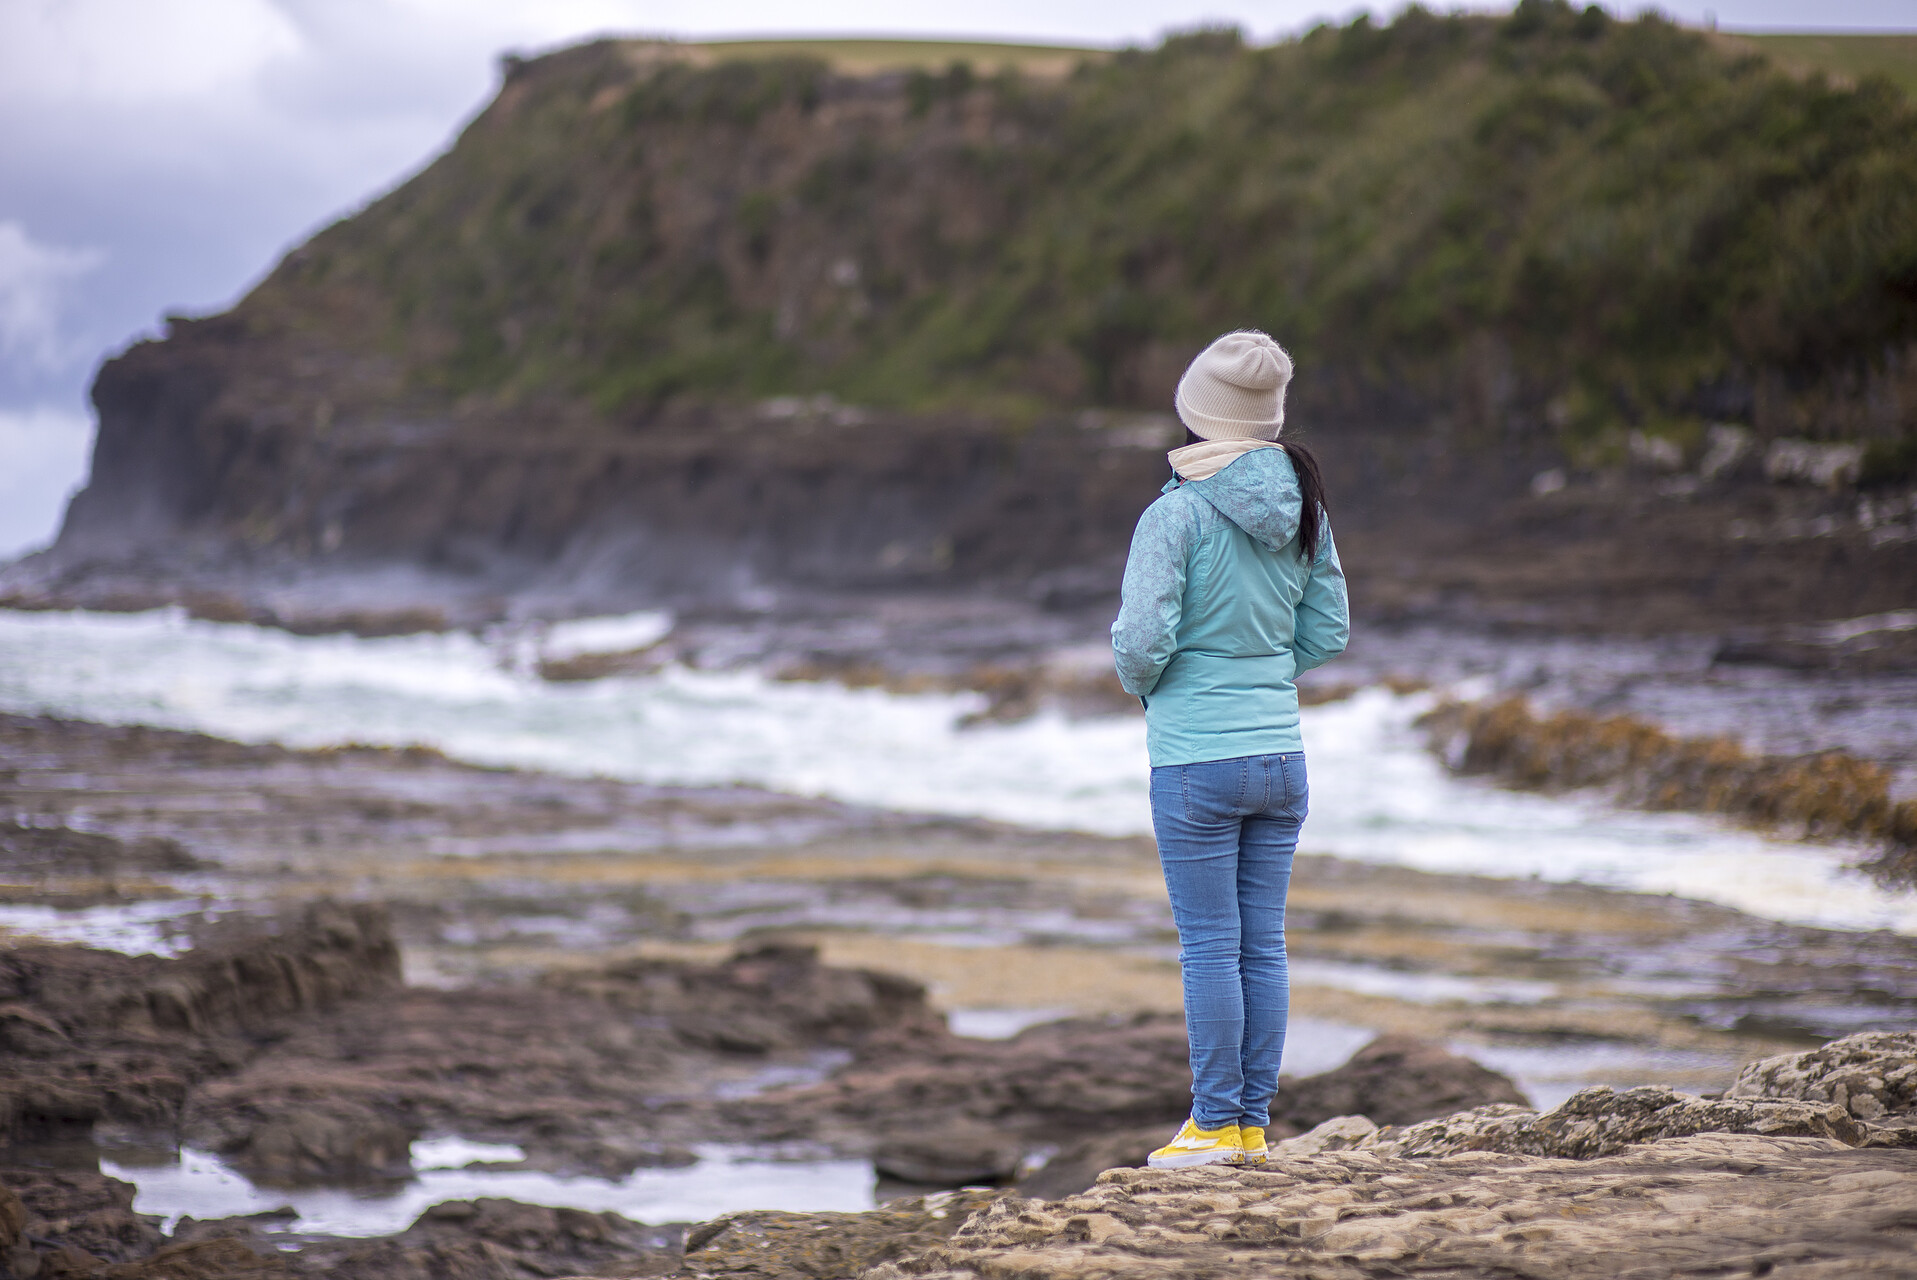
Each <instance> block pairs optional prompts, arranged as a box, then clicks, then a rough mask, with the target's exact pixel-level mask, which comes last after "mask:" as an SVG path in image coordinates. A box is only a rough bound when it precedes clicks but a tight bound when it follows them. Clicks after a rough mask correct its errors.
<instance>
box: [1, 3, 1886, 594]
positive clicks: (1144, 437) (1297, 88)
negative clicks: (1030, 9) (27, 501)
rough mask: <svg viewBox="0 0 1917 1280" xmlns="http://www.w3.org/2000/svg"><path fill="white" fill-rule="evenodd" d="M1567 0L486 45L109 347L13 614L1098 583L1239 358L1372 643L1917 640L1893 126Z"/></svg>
mask: <svg viewBox="0 0 1917 1280" xmlns="http://www.w3.org/2000/svg"><path fill="white" fill-rule="evenodd" d="M1594 14H1597V11H1596V10H1591V11H1590V12H1589V13H1587V14H1584V15H1578V14H1575V13H1573V12H1572V11H1571V10H1570V9H1568V8H1566V7H1564V6H1562V5H1556V4H1551V3H1546V2H1540V0H1527V4H1526V5H1524V6H1521V7H1520V10H1519V11H1518V13H1517V14H1515V15H1514V16H1513V17H1511V18H1510V19H1507V20H1502V21H1499V20H1492V19H1478V18H1470V19H1467V18H1461V17H1455V18H1445V19H1439V18H1434V17H1432V16H1431V15H1429V14H1426V13H1425V12H1424V11H1422V10H1415V11H1413V12H1412V13H1410V14H1408V15H1407V16H1405V17H1404V18H1402V19H1400V20H1399V21H1398V22H1397V23H1395V24H1393V25H1392V26H1391V27H1389V28H1383V29H1379V28H1374V27H1372V26H1371V25H1370V24H1369V22H1368V21H1360V22H1359V23H1356V24H1354V25H1352V26H1350V27H1347V28H1344V29H1335V28H1324V29H1321V30H1320V31H1318V32H1314V33H1313V34H1312V35H1311V36H1308V37H1307V38H1305V39H1304V40H1302V41H1299V42H1294V43H1291V44H1287V45H1283V46H1279V47H1276V48H1272V49H1250V48H1247V47H1245V46H1244V45H1242V44H1241V43H1240V42H1238V41H1237V40H1236V39H1235V38H1232V37H1229V36H1222V35H1220V36H1213V35H1205V36H1191V37H1184V38H1181V39H1175V40H1171V41H1168V42H1166V44H1165V45H1163V46H1162V47H1160V48H1158V49H1155V50H1149V51H1129V52H1126V53H1124V54H1121V55H1118V56H1115V57H1111V58H1106V59H1103V60H1095V61H1087V62H1086V63H1085V64H1083V65H1082V66H1081V67H1080V68H1079V69H1078V70H1077V71H1076V72H1073V73H1072V74H1070V75H1068V76H1066V77H1064V78H1062V79H1043V78H1031V77H1026V78H1021V77H1018V76H1016V75H1010V74H1004V75H999V76H996V77H984V76H980V75H976V74H974V73H973V72H972V71H971V70H970V69H969V68H966V67H964V66H961V65H957V64H955V65H954V66H953V67H952V68H951V69H950V70H948V71H947V72H945V73H943V74H939V75H927V74H924V73H912V74H905V73H898V74H880V75H863V76H854V75H845V74H838V73H835V72H834V71H832V70H831V69H830V68H829V67H828V66H826V65H825V64H824V63H821V62H816V61H806V60H803V59H777V58H774V59H770V60H767V59H763V58H761V59H759V60H757V61H730V62H729V61H724V60H715V59H714V58H713V56H712V55H711V54H710V52H709V51H698V50H683V49H675V48H673V47H669V46H661V45H657V44H650V43H646V42H601V43H598V44H593V45H589V46H584V47H581V48H576V49H571V50H566V51H562V52H560V53H556V54H553V55H550V56H547V57H543V58H540V59H536V60H532V61H520V60H512V59H509V60H508V62H507V65H506V69H505V76H504V83H503V86H502V89H501V91H500V93H499V96H498V97H497V99H496V100H495V101H494V102H493V103H492V104H491V105H490V106H489V107H488V108H487V109H486V110H485V111H484V112H482V113H481V115H480V116H479V117H478V118H477V119H476V120H475V121H474V123H473V124H472V125H471V126H470V128H469V129H468V130H467V131H466V132H465V133H464V134H463V135H462V137H461V138H460V139H459V140H458V141H457V143H456V144H455V145H454V146H453V148H452V149H451V150H450V151H449V152H448V154H446V155H445V156H443V157H441V158H440V159H438V160H436V161H435V162H434V163H433V164H432V165H430V166H429V167H428V168H426V169H425V170H424V171H423V172H422V173H421V174H420V175H419V176H418V177H416V178H414V179H413V180H411V181H410V182H408V183H406V184H405V185H404V186H402V187H400V188H399V189H398V190H396V191H394V192H392V193H391V194H389V195H387V196H384V197H382V198H381V199H379V200H377V201H375V202H373V203H372V204H371V205H369V206H368V207H367V208H366V209H365V210H364V211H363V212H361V213H359V214H357V215H355V216H354V217H352V218H350V219H347V220H346V221H343V222H341V223H339V224H337V225H335V226H333V227H331V228H328V229H327V230H325V231H323V232H322V233H320V234H319V235H318V236H316V237H315V238H314V239H313V240H312V241H311V242H310V243H308V244H306V245H304V246H302V247H300V248H299V249H297V250H295V251H294V252H293V253H292V254H290V255H289V256H288V257H287V258H286V259H285V260H284V261H283V262H282V263H281V264H279V266H278V267H277V268H276V269H275V270H274V271H273V272H272V274H271V275H270V276H269V277H268V278H267V279H266V281H265V282H263V283H262V284H261V286H260V287H259V288H258V289H257V290H255V292H254V293H252V294H251V295H249V296H248V297H247V298H246V299H245V300H244V301H242V303H241V304H240V305H239V306H238V307H237V308H235V309H234V310H233V311H232V312H230V313H228V314H226V315H222V316H217V317H212V318H209V319H203V320H175V321H173V322H172V323H171V325H170V327H169V331H168V334H167V336H166V337H165V338H164V339H163V340H160V341H156V342H144V343H140V344H137V345H136V346H134V347H133V348H132V349H131V350H129V351H127V352H125V353H124V354H122V355H120V356H118V357H117V358H115V359H113V360H110V361H109V362H108V363H107V364H106V366H105V367H104V368H103V369H102V371H101V374H100V376H99V379H98V382H97V384H96V386H95V389H94V398H95V401H96V404H97V405H98V408H99V412H100V434H99V439H98V443H97V446H96V450H95V456H94V466H93V473H92V478H91V481H90V483H89V485H88V487H87V489H86V490H85V491H84V492H82V493H81V494H80V495H79V496H78V497H77V498H76V499H75V501H74V503H73V505H72V508H71V510H70V512H69V514H68V518H67V521H66V523H65V526H64V528H63V530H62V532H61V536H60V539H59V541H58V543H57V545H56V546H55V547H54V549H53V550H52V551H51V552H50V553H47V554H45V555H42V556H40V557H37V558H35V559H33V560H30V561H28V562H26V563H23V564H21V565H17V566H14V567H13V568H12V569H11V570H9V571H7V572H6V574H5V575H4V577H0V598H11V599H12V600H13V601H14V602H16V603H23V604H34V603H47V602H67V603H82V604H92V605H115V606H121V607H124V606H127V605H139V604H150V603H154V602H157V601H160V600H175V599H186V600H189V601H192V600H195V599H198V600H201V601H202V602H204V601H205V600H207V599H212V598H214V597H216V596H217V598H218V599H219V600H221V601H224V602H225V603H221V604H219V605H218V606H217V607H216V608H214V610H213V611H214V612H216V613H220V612H224V613H226V614H230V615H233V616H267V617H273V618H276V619H278V620H286V619H288V618H289V617H291V616H292V615H294V614H297V613H298V612H299V608H300V607H307V608H308V611H309V612H312V611H314V610H315V609H319V607H318V606H317V605H313V604H311V600H309V603H308V605H307V606H297V605H290V606H289V605H286V604H284V603H283V602H282V604H281V605H279V606H276V607H274V608H272V609H266V610H264V612H262V610H261V608H259V607H256V606H257V603H258V601H259V600H260V598H261V597H262V594H263V593H264V592H266V591H267V584H277V586H275V587H274V589H275V590H281V591H282V593H284V591H289V590H293V589H294V587H297V586H298V585H299V584H306V586H305V589H306V590H307V591H308V594H309V596H310V597H311V598H312V599H318V598H319V597H321V596H325V597H326V598H328V599H331V600H333V601H335V603H336V604H337V603H338V602H342V601H343V602H346V603H347V604H352V603H354V602H355V601H359V600H361V599H362V598H363V599H367V600H373V601H374V602H376V603H379V604H382V605H383V606H385V607H389V608H390V607H396V606H402V605H406V604H416V603H422V602H424V603H427V604H433V605H435V606H436V607H440V608H441V609H442V613H441V614H440V615H438V616H443V617H445V618H446V619H447V620H449V621H462V620H469V619H475V618H481V617H487V616H496V615H498V614H500V613H502V612H505V611H507V610H509V609H512V608H519V609H521V610H522V611H523V610H524V609H527V608H534V609H538V610H543V611H548V612H554V611H556V612H589V611H595V610H602V609H606V608H611V607H617V606H619V605H622V604H632V603H646V602H652V601H658V600H662V599H665V600H682V601H683V600H689V599H701V600H713V601H720V602H738V601H742V600H752V599H756V598H760V597H763V595H764V593H765V591H766V589H767V588H774V589H783V588H793V589H798V590H801V591H807V590H821V589H823V590H851V591H869V590H874V589H887V590H899V589H903V590H914V589H924V588H936V589H940V590H948V591H949V590H953V589H971V588H980V589H986V590H990V591H993V592H996V593H999V594H1004V593H1006V592H1011V593H1013V594H1016V595H1019V596H1022V597H1025V598H1028V599H1031V600H1034V601H1037V602H1040V603H1049V604H1051V605H1054V606H1057V605H1065V606H1068V607H1070V606H1075V605H1079V604H1087V605H1089V604H1090V603H1094V602H1109V599H1110V598H1111V597H1112V596H1113V594H1114V592H1115V588H1116V572H1117V566H1118V564H1119V563H1120V561H1121V560H1122V556H1123V552H1124V548H1125V544H1126V539H1127V537H1128V534H1129V531H1130V528H1131V525H1132V522H1133V521H1134V520H1135V518H1136V516H1137V513H1138V512H1139V511H1140V510H1141V509H1142V508H1143V507H1144V505H1145V504H1146V503H1147V502H1149V501H1150V499H1151V498H1152V496H1153V495H1154V493H1155V492H1156V490H1157V487H1158V484H1159V482H1160V480H1161V479H1162V477H1163V475H1164V463H1163V461H1162V451H1163V450H1164V449H1165V448H1166V447H1167V446H1168V445H1171V444H1175V443H1177V429H1176V425H1175V423H1174V422H1173V421H1172V420H1171V419H1170V418H1169V416H1167V415H1166V414H1165V413H1164V409H1165V408H1166V406H1167V404H1168V401H1169V399H1170V391H1171V387H1172V384H1173V382H1174V381H1175V379H1176V376H1177V374H1178V372H1179V369H1180V368H1181V367H1182V364H1183V362H1184V360H1185V359H1186V358H1187V357H1188V355H1189V354H1190V353H1191V352H1192V351H1194V350H1196V349H1197V347H1198V346H1200V345H1202V343H1203V342H1204V341H1205V340H1207V339H1208V338H1210V337H1211V336H1213V335H1214V334H1215V333H1217V332H1218V331H1220V330H1221V329H1225V328H1231V327H1237V326H1239V325H1243V324H1247V323H1250V324H1259V325H1262V326H1264V327H1266V328H1268V329H1270V330H1271V331H1272V332H1274V333H1276V334H1277V335H1279V336H1280V337H1281V339H1283V340H1284V341H1286V342H1287V343H1288V344H1290V345H1291V346H1292V347H1293V349H1294V351H1295V353H1296V354H1297V355H1298V358H1299V368H1300V374H1299V378H1298V381H1297V384H1296V385H1295V387H1294V389H1293V395H1292V406H1291V424H1292V427H1291V429H1292V430H1293V432H1294V433H1295V434H1301V435H1302V436H1303V437H1304V438H1306V439H1309V440H1310V441H1311V442H1312V443H1313V444H1314V446H1315V447H1318V448H1319V449H1320V450H1321V451H1322V453H1323V454H1324V455H1325V457H1326V460H1327V465H1328V469H1329V472H1330V476H1331V479H1332V487H1333V494H1334V497H1335V500H1336V502H1335V506H1334V511H1333V514H1334V519H1335V521H1336V523H1337V527H1338V530H1339V534H1340V544H1341V547H1342V548H1343V549H1344V552H1345V555H1346V559H1347V561H1348V564H1349V567H1350V568H1351V570H1352V572H1353V579H1354V583H1355V586H1356V590H1357V596H1356V599H1357V603H1358V605H1359V607H1360V608H1361V609H1362V610H1365V611H1367V612H1368V613H1369V614H1370V615H1372V616H1374V617H1389V616H1400V617H1402V616H1425V615H1431V614H1440V615H1450V616H1461V617H1470V618H1478V619H1486V618H1488V619H1490V620H1494V621H1502V622H1521V623H1535V624H1544V625H1550V626H1579V627H1606V628H1619V627H1622V628H1627V629H1640V628H1641V629H1663V628H1669V627H1673V626H1676V627H1703V628H1716V627H1726V626H1732V625H1736V624H1748V623H1770V622H1783V621H1790V620H1794V619H1801V618H1804V617H1806V616H1812V617H1839V616H1854V615H1858V614H1866V613H1871V612H1874V611H1883V610H1889V609H1894V608H1897V607H1899V606H1901V605H1904V604H1907V603H1908V601H1909V600H1911V599H1913V598H1917V554H1913V552H1912V547H1913V545H1917V444H1914V443H1913V442H1917V418H1914V417H1913V414H1917V384H1913V382H1912V377H1913V373H1914V372H1917V359H1912V358H1911V357H1910V356H1909V354H1908V353H1909V351H1910V350H1911V348H1910V343H1911V341H1912V340H1913V338H1917V302H1913V298H1914V297H1917V295H1913V294H1912V293H1911V291H1910V281H1911V280H1912V279H1917V274H1913V273H1914V272H1917V241H1913V240H1912V239H1911V235H1910V230H1909V229H1910V227H1912V226H1917V218H1910V217H1906V216H1904V215H1907V214H1909V213H1910V211H1911V205H1910V194H1909V192H1910V189H1911V181H1917V178H1911V175H1910V174H1909V173H1907V172H1906V171H1907V170H1908V167H1909V157H1910V155H1911V154H1917V153H1913V152H1912V151H1911V149H1910V148H1909V146H1908V142H1909V140H1910V139H1911V138H1914V137H1917V113H1914V112H1913V111H1912V110H1911V108H1910V106H1909V104H1908V103H1907V102H1906V101H1905V100H1904V99H1903V98H1902V97H1901V96H1900V95H1898V93H1897V92H1896V91H1895V90H1894V89H1891V88H1889V87H1888V86H1886V85H1881V84H1877V83H1875V82H1866V83H1864V84H1862V85H1859V86H1856V87H1836V88H1833V87H1831V86H1830V85H1828V84H1824V83H1822V82H1808V83H1806V82H1799V81H1794V80H1791V79H1789V78H1787V77H1785V76H1783V75H1782V74H1780V73H1778V72H1776V71H1775V70H1773V69H1770V68H1768V67H1767V66H1765V65H1764V64H1763V63H1762V62H1761V61H1760V60H1756V59H1751V58H1738V57H1735V56H1732V55H1730V54H1727V53H1725V52H1723V51H1722V50H1720V49H1718V48H1717V47H1716V46H1714V45H1711V44H1710V43H1709V42H1707V41H1704V40H1702V39H1701V38H1699V37H1697V36H1695V35H1693V34H1691V33H1686V32H1682V31H1679V30H1677V29H1676V28H1673V27H1670V26H1668V25H1667V24H1664V23H1662V22H1661V21H1659V20H1656V19H1646V20H1644V21H1640V22H1636V23H1615V22H1610V21H1608V20H1604V19H1602V16H1601V15H1598V16H1597V17H1593V16H1592V15H1594ZM1150 104H1157V106H1156V107H1153V108H1152V109H1150V110H1146V109H1145V108H1146V107H1147V106H1149V105H1150ZM1439 104H1445V109H1444V110H1442V111H1440V110H1437V109H1436V108H1437V106H1438V105H1439ZM1523 121H1529V122H1530V123H1529V124H1528V125H1524V126H1523V127H1520V122H1523ZM1727 138H1734V139H1740V141H1737V142H1736V143H1735V144H1732V143H1727V142H1725V139H1727ZM1756 138H1763V139H1766V141H1762V142H1761V143H1760V142H1757V141H1745V140H1748V139H1756ZM1706 155H1709V156H1710V157H1711V158H1712V162H1713V163H1712V165H1708V166H1704V165H1700V166H1689V167H1687V164H1688V162H1679V161H1674V160H1672V159H1671V157H1679V158H1680V159H1681V158H1682V157H1687V156H1688V157H1693V158H1701V157H1703V156H1706ZM1655 157H1664V159H1663V160H1661V161H1659V166H1661V167H1657V166H1654V168H1653V170H1649V172H1655V173H1656V174H1657V175H1658V176H1657V177H1656V179H1655V181H1652V182H1650V183H1649V184H1648V185H1647V184H1645V183H1644V182H1642V181H1639V180H1638V178H1637V177H1635V176H1633V175H1641V174H1643V173H1644V172H1647V170H1646V169H1645V168H1644V166H1645V165H1646V164H1648V163H1649V162H1650V160H1651V159H1652V158H1655ZM1698 175H1705V176H1701V177H1700V176H1698ZM1899 175H1903V176H1901V177H1900V176H1899ZM1906 178H1911V181H1906V180H1905V179H1906ZM1626 179H1629V181H1626ZM1700 183H1702V184H1703V185H1702V186H1700V185H1698V184H1700ZM1713 184H1715V185H1713ZM1580 228H1582V230H1580ZM1760 262H1769V263H1773V264H1781V265H1777V266H1776V267H1775V269H1774V270H1773V269H1771V268H1765V269H1763V270H1758V269H1757V268H1756V267H1754V266H1752V264H1753V263H1760ZM854 405H856V406H859V407H857V408H854V407H851V406H854ZM1087 405H1098V406H1104V407H1103V408H1101V409H1098V410H1096V411H1087V410H1086V409H1085V408H1084V406H1087ZM1727 433H1728V434H1727ZM1860 485H1861V486H1863V488H1862V489H1859V488H1858V486H1860ZM395 572H397V573H398V576H397V577H395V576H394V574H395ZM378 574H385V575H386V576H385V577H384V578H379V579H378V581H379V582H380V583H381V584H382V585H380V586H378V587H377V588H375V587H373V586H370V585H366V584H368V583H371V582H372V581H374V579H375V578H376V577H377V576H378ZM289 584H291V585H289ZM355 584H359V585H355ZM328 593H330V595H329V594H328ZM515 601H517V602H518V603H517V604H515V603H514V602H515ZM528 601H535V602H537V603H535V604H529V603H528ZM1101 607H1103V604H1102V603H1101ZM236 611H237V612H236ZM319 611H320V612H324V610H323V609H319Z"/></svg>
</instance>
